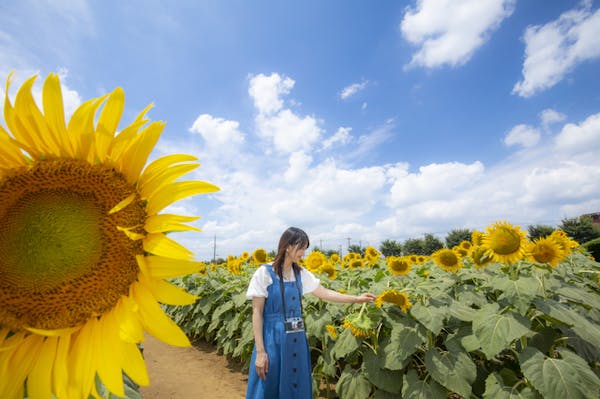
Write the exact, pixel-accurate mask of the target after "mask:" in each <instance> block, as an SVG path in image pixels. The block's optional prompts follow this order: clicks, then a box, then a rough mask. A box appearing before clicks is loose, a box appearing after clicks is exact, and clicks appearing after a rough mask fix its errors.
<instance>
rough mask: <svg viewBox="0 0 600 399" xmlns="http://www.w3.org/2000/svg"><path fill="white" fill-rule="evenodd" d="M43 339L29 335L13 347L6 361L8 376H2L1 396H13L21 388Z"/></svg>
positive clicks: (35, 359)
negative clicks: (8, 368) (8, 370)
mask: <svg viewBox="0 0 600 399" xmlns="http://www.w3.org/2000/svg"><path fill="white" fill-rule="evenodd" d="M43 341H44V338H43V337H40V336H39V335H29V336H28V337H27V338H25V339H24V340H23V341H22V342H21V343H20V344H19V346H17V347H16V348H15V350H14V352H13V353H12V354H11V356H10V357H9V358H8V361H7V366H8V367H10V378H4V377H3V378H2V384H1V385H0V397H1V398H14V397H16V395H18V393H19V392H20V391H21V390H22V389H23V383H24V382H25V378H27V375H28V374H29V373H30V372H31V369H32V368H33V365H34V364H35V362H36V361H37V358H38V355H39V352H40V348H41V346H42V343H43ZM15 365H18V367H15Z"/></svg>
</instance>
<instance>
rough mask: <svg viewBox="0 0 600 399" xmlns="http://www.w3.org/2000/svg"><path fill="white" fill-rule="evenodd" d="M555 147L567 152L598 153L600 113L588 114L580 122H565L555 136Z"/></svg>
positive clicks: (599, 150) (599, 145)
mask: <svg viewBox="0 0 600 399" xmlns="http://www.w3.org/2000/svg"><path fill="white" fill-rule="evenodd" d="M555 145H556V149H557V150H558V151H561V152H566V153H569V154H573V153H580V154H581V153H594V154H596V156H597V155H598V154H600V113H598V114H594V115H590V116H589V117H588V118H587V119H586V120H584V121H583V122H582V123H581V124H579V125H577V124H573V123H568V124H566V125H565V126H564V127H563V129H562V131H561V132H560V133H559V134H558V135H557V136H556V138H555Z"/></svg>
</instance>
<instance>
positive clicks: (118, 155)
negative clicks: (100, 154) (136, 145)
mask: <svg viewBox="0 0 600 399" xmlns="http://www.w3.org/2000/svg"><path fill="white" fill-rule="evenodd" d="M147 122H148V121H146V120H140V121H137V122H134V123H132V124H131V125H129V126H127V127H126V128H125V129H123V130H122V131H121V132H120V133H119V134H118V135H117V137H115V138H114V139H113V140H112V144H111V146H110V149H109V155H108V156H109V158H110V159H111V160H112V161H113V162H114V163H115V164H117V165H120V164H122V163H123V160H122V158H123V154H124V153H125V151H126V150H127V149H128V148H129V147H130V146H131V144H132V143H133V142H134V141H135V140H136V137H137V134H138V130H139V129H140V128H141V127H142V126H144V125H145V124H146V123H147Z"/></svg>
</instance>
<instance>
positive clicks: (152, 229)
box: [144, 213, 200, 233]
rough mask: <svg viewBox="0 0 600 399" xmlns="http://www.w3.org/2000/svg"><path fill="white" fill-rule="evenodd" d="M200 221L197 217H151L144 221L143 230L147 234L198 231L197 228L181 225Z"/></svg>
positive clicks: (166, 215) (161, 215) (164, 215)
mask: <svg viewBox="0 0 600 399" xmlns="http://www.w3.org/2000/svg"><path fill="white" fill-rule="evenodd" d="M198 219H200V217H199V216H180V215H171V214H166V213H164V214H160V215H153V216H150V217H148V218H147V219H146V224H145V225H144V229H145V230H146V231H147V232H148V233H164V232H171V231H188V230H193V231H200V229H199V228H197V227H193V226H187V225H185V224H183V223H188V222H193V221H195V220H198Z"/></svg>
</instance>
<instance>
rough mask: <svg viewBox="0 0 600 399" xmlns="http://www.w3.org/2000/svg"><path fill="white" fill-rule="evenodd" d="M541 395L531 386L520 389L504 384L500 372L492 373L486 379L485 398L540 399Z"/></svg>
mask: <svg viewBox="0 0 600 399" xmlns="http://www.w3.org/2000/svg"><path fill="white" fill-rule="evenodd" d="M538 398H540V395H539V394H538V393H537V392H535V391H534V390H532V389H531V388H529V387H525V388H523V389H521V390H520V391H519V390H517V389H515V388H514V387H512V386H507V385H505V384H504V381H503V380H502V377H501V376H500V374H498V373H491V374H490V375H489V376H488V378H487V379H486V380H485V392H484V394H483V399H538Z"/></svg>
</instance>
